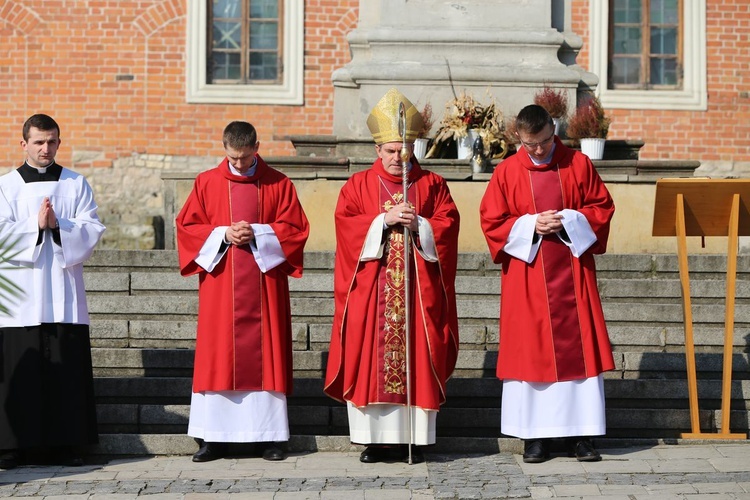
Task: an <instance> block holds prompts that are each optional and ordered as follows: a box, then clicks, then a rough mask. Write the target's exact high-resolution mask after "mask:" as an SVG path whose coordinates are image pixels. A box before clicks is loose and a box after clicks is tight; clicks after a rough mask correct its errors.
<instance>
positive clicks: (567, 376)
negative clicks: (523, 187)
mask: <svg viewBox="0 0 750 500" xmlns="http://www.w3.org/2000/svg"><path fill="white" fill-rule="evenodd" d="M529 174H530V180H531V189H532V191H533V193H534V205H535V207H536V212H537V213H540V212H544V211H545V210H562V209H563V208H565V204H564V200H563V194H562V183H561V181H560V173H559V170H558V168H557V166H554V167H552V168H549V169H547V170H531V171H529ZM539 257H540V258H541V263H542V266H543V269H544V278H545V282H546V285H547V304H548V305H549V322H550V328H551V331H552V343H553V347H554V350H555V353H554V354H555V356H554V359H555V365H556V372H557V379H558V380H576V379H582V378H586V370H585V366H584V359H583V342H582V340H581V327H580V323H579V321H578V307H577V303H576V293H575V282H574V280H573V264H572V261H571V259H573V256H572V255H571V253H570V249H568V247H567V246H566V245H565V243H563V242H562V241H561V240H560V238H559V237H558V236H557V235H556V234H551V235H547V236H544V237H543V239H542V245H541V248H540V251H539Z"/></svg>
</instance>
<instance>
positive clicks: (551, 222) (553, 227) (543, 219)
mask: <svg viewBox="0 0 750 500" xmlns="http://www.w3.org/2000/svg"><path fill="white" fill-rule="evenodd" d="M562 218H563V216H562V214H560V213H558V211H557V210H546V211H544V212H540V213H539V214H537V216H536V232H537V233H538V234H541V235H542V236H544V235H547V234H554V233H559V232H560V231H562V228H563V225H562Z"/></svg>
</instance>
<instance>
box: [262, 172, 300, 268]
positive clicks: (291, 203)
mask: <svg viewBox="0 0 750 500" xmlns="http://www.w3.org/2000/svg"><path fill="white" fill-rule="evenodd" d="M276 175H277V176H280V178H277V179H275V181H274V183H273V184H272V186H274V189H273V191H272V194H271V196H272V198H273V199H272V200H264V203H263V205H264V207H266V209H265V210H264V214H263V219H264V220H266V221H268V222H265V223H266V224H268V225H270V226H271V228H272V229H273V232H274V233H275V234H276V237H277V238H278V239H279V243H280V244H281V249H282V250H283V251H284V255H285V256H286V262H285V263H284V264H282V265H281V266H279V268H278V269H279V270H280V271H282V272H284V273H286V274H288V275H289V276H292V277H295V278H299V277H301V276H302V262H303V253H304V249H305V243H306V242H307V237H308V235H309V233H310V225H309V222H308V220H307V216H306V215H305V211H304V210H303V209H302V205H301V204H300V202H299V199H298V198H297V190H296V189H295V188H294V184H292V181H291V180H289V178H288V177H286V176H284V175H283V174H280V173H277V174H276Z"/></svg>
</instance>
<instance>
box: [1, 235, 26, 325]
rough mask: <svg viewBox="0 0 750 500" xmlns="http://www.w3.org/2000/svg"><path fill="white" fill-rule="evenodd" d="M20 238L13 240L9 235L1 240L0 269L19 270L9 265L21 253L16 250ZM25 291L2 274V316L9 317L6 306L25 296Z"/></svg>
mask: <svg viewBox="0 0 750 500" xmlns="http://www.w3.org/2000/svg"><path fill="white" fill-rule="evenodd" d="M17 244H18V238H15V239H13V238H12V235H8V236H6V237H4V238H3V239H1V240H0V269H1V270H3V271H5V270H12V269H18V268H17V266H12V265H10V264H8V261H10V260H12V259H13V257H15V256H16V255H18V254H19V253H20V252H21V251H20V250H18V249H17V248H16V245H17ZM23 293H24V292H23V289H22V288H21V287H20V286H18V285H16V284H15V283H14V282H13V281H11V280H10V279H9V278H8V277H7V276H6V275H5V274H0V314H3V315H6V316H7V315H8V314H10V310H9V309H8V306H7V305H6V304H8V303H10V302H14V301H15V299H17V298H19V297H20V296H22V295H23Z"/></svg>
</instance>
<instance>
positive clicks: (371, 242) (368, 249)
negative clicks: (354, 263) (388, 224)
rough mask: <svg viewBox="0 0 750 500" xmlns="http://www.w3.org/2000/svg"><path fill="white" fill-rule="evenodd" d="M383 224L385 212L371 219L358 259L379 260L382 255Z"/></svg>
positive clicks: (364, 260)
mask: <svg viewBox="0 0 750 500" xmlns="http://www.w3.org/2000/svg"><path fill="white" fill-rule="evenodd" d="M383 224H385V213H382V214H380V215H378V216H377V217H375V219H373V221H372V223H371V224H370V229H368V230H367V236H365V243H364V245H362V254H361V255H360V256H359V260H360V261H362V262H366V261H368V260H379V259H380V258H381V257H382V256H383Z"/></svg>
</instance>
